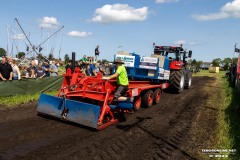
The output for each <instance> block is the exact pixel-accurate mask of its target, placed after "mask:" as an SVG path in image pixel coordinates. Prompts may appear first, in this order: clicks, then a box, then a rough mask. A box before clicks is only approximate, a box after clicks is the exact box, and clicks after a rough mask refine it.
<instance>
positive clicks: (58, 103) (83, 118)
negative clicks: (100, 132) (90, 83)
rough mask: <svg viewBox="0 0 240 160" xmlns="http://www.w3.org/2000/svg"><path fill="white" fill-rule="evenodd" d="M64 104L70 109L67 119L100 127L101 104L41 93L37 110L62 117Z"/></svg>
mask: <svg viewBox="0 0 240 160" xmlns="http://www.w3.org/2000/svg"><path fill="white" fill-rule="evenodd" d="M64 103H65V104H64ZM64 105H65V108H67V109H68V113H67V116H66V120H68V121H71V122H75V123H78V124H81V125H84V126H88V127H92V128H97V127H98V119H99V116H100V106H97V105H93V104H89V103H84V102H78V101H73V100H68V99H66V100H65V102H64V101H63V99H62V98H58V97H55V96H51V95H46V94H41V95H40V99H39V101H38V107H37V112H40V113H43V114H46V115H50V116H54V117H57V118H62V111H63V109H64Z"/></svg>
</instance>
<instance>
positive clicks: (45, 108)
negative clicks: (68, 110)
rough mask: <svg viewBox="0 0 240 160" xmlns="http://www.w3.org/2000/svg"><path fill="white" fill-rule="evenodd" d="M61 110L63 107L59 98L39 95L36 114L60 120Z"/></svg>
mask: <svg viewBox="0 0 240 160" xmlns="http://www.w3.org/2000/svg"><path fill="white" fill-rule="evenodd" d="M63 108H64V105H63V100H62V99H61V98H58V97H55V96H51V95H46V94H41V95H40V98H39V100H38V107H37V112H40V113H43V114H46V115H50V116H54V117H57V118H61V114H62V110H63Z"/></svg>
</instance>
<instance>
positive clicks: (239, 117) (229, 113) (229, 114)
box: [222, 80, 240, 160]
mask: <svg viewBox="0 0 240 160" xmlns="http://www.w3.org/2000/svg"><path fill="white" fill-rule="evenodd" d="M222 84H223V88H224V90H222V94H223V95H224V97H225V105H224V106H225V107H224V109H225V112H224V114H225V125H228V128H229V129H228V132H227V133H225V134H228V136H229V138H230V140H231V142H232V144H231V146H232V149H236V150H237V153H236V154H235V155H233V156H232V157H231V158H232V159H233V160H239V159H240V110H239V109H240V108H239V107H240V93H239V92H237V91H236V90H235V89H233V88H231V85H230V83H229V82H228V81H227V80H222Z"/></svg>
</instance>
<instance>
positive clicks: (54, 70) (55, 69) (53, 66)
mask: <svg viewBox="0 0 240 160" xmlns="http://www.w3.org/2000/svg"><path fill="white" fill-rule="evenodd" d="M50 72H51V73H52V76H58V61H53V62H52V64H51V66H50Z"/></svg>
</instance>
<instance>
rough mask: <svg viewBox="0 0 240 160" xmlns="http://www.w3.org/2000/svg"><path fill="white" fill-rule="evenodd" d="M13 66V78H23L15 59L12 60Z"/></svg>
mask: <svg viewBox="0 0 240 160" xmlns="http://www.w3.org/2000/svg"><path fill="white" fill-rule="evenodd" d="M11 62H12V63H11V66H12V69H13V77H12V79H13V80H20V79H21V73H20V70H19V68H18V66H17V61H16V60H15V59H13V60H11Z"/></svg>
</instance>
